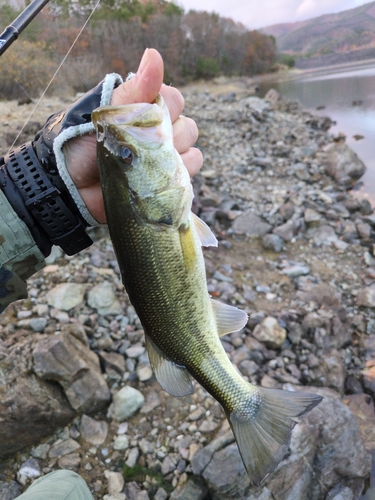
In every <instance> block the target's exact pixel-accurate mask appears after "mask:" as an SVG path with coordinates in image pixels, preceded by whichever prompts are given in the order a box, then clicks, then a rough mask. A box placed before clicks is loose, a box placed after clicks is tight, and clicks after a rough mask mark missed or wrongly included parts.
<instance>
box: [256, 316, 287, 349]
mask: <svg viewBox="0 0 375 500" xmlns="http://www.w3.org/2000/svg"><path fill="white" fill-rule="evenodd" d="M253 337H255V338H256V339H257V340H259V342H263V343H264V344H265V345H266V347H268V348H269V349H278V348H280V347H281V346H282V345H283V344H284V342H285V339H286V330H285V329H284V328H282V327H281V326H280V325H279V323H278V321H277V319H276V318H273V317H272V316H267V317H266V318H265V319H264V320H263V321H262V322H261V323H260V324H259V325H257V326H256V327H255V328H254V331H253Z"/></svg>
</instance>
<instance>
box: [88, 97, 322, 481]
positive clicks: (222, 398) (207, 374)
mask: <svg viewBox="0 0 375 500" xmlns="http://www.w3.org/2000/svg"><path fill="white" fill-rule="evenodd" d="M92 119H93V123H94V125H95V128H96V130H97V158H98V166H99V170H100V178H101V185H102V191H103V197H104V204H105V210H106V216H107V222H108V226H109V231H110V235H111V239H112V242H113V246H114V249H115V253H116V256H117V260H118V263H119V267H120V270H121V275H122V279H123V283H124V286H125V289H126V290H127V293H128V295H129V298H130V301H131V302H132V304H133V306H134V308H135V310H136V312H137V314H138V317H139V319H140V321H141V323H142V326H143V328H144V331H145V335H146V345H147V349H148V353H149V358H150V363H151V366H152V368H153V370H154V373H155V376H156V379H157V380H158V382H159V383H160V385H161V386H162V388H163V389H164V390H166V391H167V392H169V393H170V394H172V395H174V396H184V395H187V394H190V393H191V392H192V390H193V387H192V382H191V378H190V375H191V376H193V377H194V378H195V379H196V380H197V381H198V382H199V383H200V384H201V385H202V386H203V387H204V388H205V389H206V390H207V391H208V392H209V393H210V394H211V395H212V396H213V397H214V398H215V399H216V400H217V401H218V402H219V403H220V404H221V405H222V407H223V409H224V411H225V414H226V416H227V418H228V420H229V423H230V426H231V428H232V430H233V433H234V436H235V438H236V441H237V444H238V448H239V450H240V454H241V457H242V460H243V462H244V465H245V468H246V470H247V472H248V474H249V477H250V479H251V480H252V481H253V482H254V483H255V484H260V483H261V481H262V480H263V479H264V478H265V477H266V476H267V475H268V474H269V473H270V472H272V471H273V470H274V469H275V468H276V466H277V465H278V463H279V462H280V460H281V459H282V458H283V457H284V455H285V453H286V452H287V450H288V446H289V442H290V437H291V432H292V429H293V427H294V425H295V422H294V421H293V420H292V418H293V417H297V416H299V415H303V414H304V413H306V412H308V411H310V410H311V409H312V408H313V407H314V406H316V405H317V404H318V403H319V402H320V400H321V398H320V397H319V396H316V395H312V394H304V393H300V392H287V391H281V390H272V389H265V388H263V387H258V386H254V385H252V384H249V383H248V382H246V381H245V380H244V379H243V378H242V377H241V375H240V374H239V373H238V371H237V370H236V369H235V367H234V366H233V365H232V364H231V362H230V361H229V359H228V356H227V354H226V353H225V351H224V349H223V347H222V344H221V342H220V338H219V337H220V336H221V335H224V334H226V333H229V332H233V331H237V330H240V329H241V328H243V327H244V326H245V324H246V322H247V314H246V313H245V312H244V311H241V310H239V309H237V308H235V307H232V306H229V305H226V304H222V303H220V302H218V301H215V300H212V299H211V298H210V296H209V294H208V291H207V284H206V273H205V266H204V259H203V253H202V249H201V246H202V245H203V246H210V245H214V246H216V245H217V240H216V238H215V236H214V235H213V234H212V232H211V230H210V229H209V227H208V226H207V225H206V224H205V223H204V222H203V221H202V220H200V219H199V218H198V217H197V216H195V215H194V214H193V213H192V212H191V205H192V200H193V191H192V186H191V182H190V178H189V174H188V172H187V170H186V168H185V166H184V164H183V162H182V160H181V158H180V156H179V154H178V153H177V151H176V150H175V148H174V146H173V136H172V125H171V120H170V117H169V113H168V108H167V106H166V105H165V103H164V101H163V99H162V97H161V96H158V98H157V99H156V101H155V103H154V104H131V105H126V106H120V107H102V108H98V109H96V110H95V111H94V112H93V114H92Z"/></svg>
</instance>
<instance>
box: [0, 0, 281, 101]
mask: <svg viewBox="0 0 375 500" xmlns="http://www.w3.org/2000/svg"><path fill="white" fill-rule="evenodd" d="M93 5H94V0H54V3H52V4H51V5H49V8H47V7H45V8H44V9H43V11H42V12H41V13H40V14H39V15H38V16H37V17H36V18H35V19H34V20H33V22H32V23H31V24H30V25H29V26H28V28H27V29H26V30H25V31H24V32H23V33H22V35H21V38H20V40H18V41H17V42H15V43H14V44H13V45H12V47H10V48H9V49H8V51H7V52H6V54H5V56H3V57H2V58H1V59H0V98H16V97H18V95H21V94H22V92H21V91H20V89H19V85H21V86H23V87H24V88H26V89H27V92H28V93H30V94H31V95H32V96H37V95H40V92H41V91H42V89H43V88H44V87H45V86H46V84H47V83H48V78H46V75H49V74H50V71H51V68H57V66H58V65H59V63H60V62H61V60H62V59H63V58H64V56H65V55H66V53H67V52H68V50H69V49H70V47H71V46H72V43H73V42H74V40H75V39H76V37H77V35H78V33H79V31H80V29H81V27H82V26H83V24H84V22H85V20H86V19H87V16H88V14H89V12H91V9H92V7H93ZM16 15H17V12H16V11H15V10H14V9H12V8H11V7H9V6H8V5H0V19H1V22H3V20H5V23H6V22H8V23H9V22H11V20H13V19H14V18H15V17H16ZM21 41H23V42H25V43H26V42H27V43H28V44H31V46H30V45H28V46H26V45H25V46H24V45H21V43H20V42H21ZM146 47H154V48H156V49H157V50H159V52H160V53H161V54H162V56H163V59H164V62H165V77H166V82H167V83H172V84H174V85H181V84H184V83H187V82H188V81H190V80H193V79H195V78H212V77H215V76H217V75H253V74H256V73H261V72H266V71H268V70H270V68H271V67H272V66H273V64H274V62H275V60H276V47H275V43H274V39H273V38H272V37H270V36H267V35H263V34H261V33H260V32H258V31H249V30H247V29H246V28H245V27H244V26H243V25H242V24H240V23H236V22H234V21H232V20H231V19H227V18H221V17H220V16H219V15H218V14H215V13H208V12H205V11H200V12H197V11H189V12H187V13H185V12H184V10H183V9H182V8H181V7H179V6H178V5H176V4H174V3H173V2H168V1H166V0H149V1H147V2H141V1H139V0H102V3H101V4H100V6H99V8H98V9H97V10H96V11H95V13H94V15H93V17H92V19H91V21H90V23H89V24H88V25H87V26H86V28H85V29H84V31H83V33H82V34H81V35H80V37H79V38H78V41H77V42H76V43H75V45H74V48H73V49H72V50H71V52H70V54H69V57H68V59H67V60H66V62H65V64H64V66H63V68H62V70H61V71H60V73H59V75H58V79H57V81H56V82H55V89H58V90H59V91H61V86H62V85H63V86H64V88H65V87H67V88H68V87H70V88H71V89H72V90H74V91H76V92H80V91H86V90H88V89H90V88H91V87H92V86H93V85H95V84H96V83H97V82H98V81H100V80H101V79H102V78H103V75H105V74H106V73H108V72H113V71H116V72H118V73H120V74H121V75H123V76H126V74H127V73H128V72H129V71H134V70H135V69H136V68H137V66H138V63H139V61H140V58H141V57H142V54H143V52H144V50H145V48H146ZM34 53H35V55H37V56H38V57H34ZM23 54H29V55H30V54H31V56H30V57H29V56H27V57H26V60H25V58H24V57H23ZM18 58H21V60H22V61H23V62H22V67H23V69H24V71H21V68H20V67H19V64H18V62H17V59H18ZM38 71H39V73H40V75H39V74H38ZM52 73H53V72H52ZM16 82H17V83H16ZM18 84H19V85H18Z"/></svg>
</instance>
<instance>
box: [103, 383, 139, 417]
mask: <svg viewBox="0 0 375 500" xmlns="http://www.w3.org/2000/svg"><path fill="white" fill-rule="evenodd" d="M143 403H144V397H143V394H142V393H140V392H139V391H137V389H134V388H133V387H123V388H122V389H120V390H119V391H118V392H117V393H116V394H115V395H114V397H113V402H112V404H111V406H110V407H109V410H108V417H109V418H113V419H115V420H116V421H117V422H124V421H125V420H127V419H128V418H130V417H131V416H132V415H134V413H136V412H137V411H138V410H139V409H140V408H141V407H142V405H143Z"/></svg>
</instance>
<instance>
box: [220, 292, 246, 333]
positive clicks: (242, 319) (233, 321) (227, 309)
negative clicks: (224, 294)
mask: <svg viewBox="0 0 375 500" xmlns="http://www.w3.org/2000/svg"><path fill="white" fill-rule="evenodd" d="M211 305H212V309H213V313H214V316H215V318H216V325H217V330H218V334H219V337H222V336H223V335H226V334H227V333H231V332H237V331H238V330H241V329H242V328H243V327H244V326H245V325H246V323H247V320H248V316H247V314H246V313H245V311H242V310H241V309H237V307H233V306H229V305H228V304H223V303H222V302H218V301H217V300H213V299H211Z"/></svg>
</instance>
